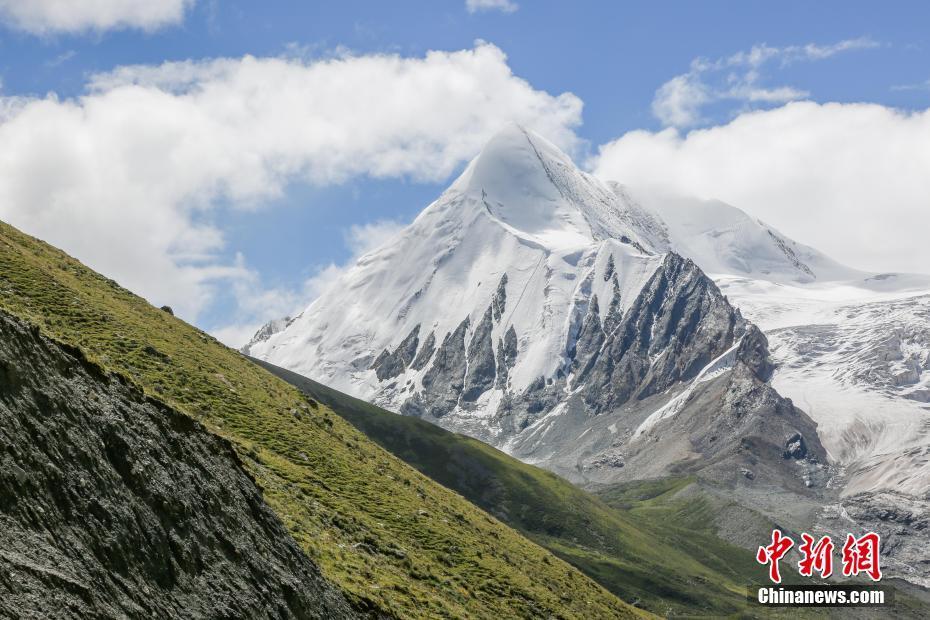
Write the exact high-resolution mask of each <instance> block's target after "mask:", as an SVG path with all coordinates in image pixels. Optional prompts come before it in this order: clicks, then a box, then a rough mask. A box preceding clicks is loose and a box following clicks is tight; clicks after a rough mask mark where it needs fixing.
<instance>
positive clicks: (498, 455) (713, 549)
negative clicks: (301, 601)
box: [255, 360, 930, 618]
mask: <svg viewBox="0 0 930 620" xmlns="http://www.w3.org/2000/svg"><path fill="white" fill-rule="evenodd" d="M255 361H256V362H257V363H258V364H261V365H263V366H264V367H266V368H268V369H270V370H271V371H272V372H274V373H275V374H277V375H278V376H280V377H282V378H284V379H285V380H286V381H288V382H290V383H292V384H293V385H295V386H297V387H299V388H300V389H301V390H303V391H304V392H306V393H307V394H309V395H311V396H312V397H313V398H315V399H317V400H319V401H320V402H323V403H326V404H327V405H329V406H331V407H332V408H333V409H334V410H335V411H338V412H339V415H341V416H342V417H344V418H345V419H346V420H348V421H349V422H351V423H352V424H353V425H354V426H355V427H356V428H358V429H359V430H361V431H362V432H363V433H365V434H366V435H367V436H368V437H370V438H371V439H373V440H374V441H376V442H377V443H378V444H380V445H381V446H383V447H384V448H385V449H387V450H389V451H390V452H392V453H393V454H395V455H397V456H398V457H400V458H402V459H403V460H405V461H406V462H408V463H410V464H411V465H413V466H414V467H416V468H417V469H418V470H420V471H421V472H423V473H425V474H426V475H428V476H430V477H431V478H433V479H434V480H436V481H437V482H440V483H441V484H442V485H443V486H445V487H447V488H450V489H453V490H455V491H458V492H459V493H461V494H462V495H463V496H465V497H466V498H468V499H469V500H470V501H472V502H474V503H475V504H477V505H478V506H480V507H482V508H483V509H485V510H486V511H488V512H490V513H491V514H493V515H495V516H497V517H498V518H500V519H501V520H502V521H504V522H506V523H508V524H510V525H511V526H513V527H514V528H516V529H518V530H520V531H521V532H523V533H524V534H525V535H526V536H527V537H528V538H530V539H532V540H534V541H536V542H537V543H539V544H541V545H542V546H544V547H547V548H548V549H550V550H551V551H552V552H553V553H555V554H556V555H558V556H559V557H562V558H563V559H565V560H567V561H568V562H570V563H572V564H574V565H575V566H577V567H578V568H580V569H581V570H583V571H584V572H585V573H586V574H588V575H589V576H591V577H592V578H594V579H595V580H597V581H598V582H599V583H601V584H602V585H603V586H604V587H606V588H607V589H609V590H611V591H612V592H615V593H616V594H618V595H619V596H620V597H621V598H623V599H624V600H627V601H632V602H635V603H636V604H637V605H638V606H642V607H643V608H645V609H647V610H650V611H652V612H654V613H657V614H659V615H667V616H673V617H714V618H717V617H766V618H768V617H791V618H817V617H824V616H828V617H840V618H874V617H900V618H925V617H927V613H928V611H930V606H928V604H927V601H926V597H927V594H926V592H925V591H917V590H918V589H916V588H915V587H910V586H908V584H904V583H902V582H899V581H896V580H892V581H890V582H888V584H887V585H891V586H894V587H895V588H896V592H895V601H896V603H895V607H894V608H893V609H882V610H880V611H879V612H878V614H877V615H876V611H875V610H870V609H859V610H850V609H833V610H829V609H814V608H808V609H761V608H759V607H758V606H756V605H755V604H750V603H748V602H747V601H746V598H745V597H746V587H747V584H748V583H749V582H755V583H767V579H768V577H767V574H768V573H767V569H766V568H765V567H763V566H761V565H759V564H758V563H757V562H756V561H755V558H754V554H753V553H752V552H750V551H747V550H746V549H744V548H742V547H738V546H736V545H733V544H730V543H728V542H726V541H724V540H722V539H721V538H720V537H719V536H718V535H717V534H716V533H715V526H714V523H715V520H716V519H717V517H718V516H719V515H720V514H721V513H724V512H726V511H728V510H731V509H738V510H739V511H740V512H741V513H743V524H744V526H746V525H748V524H749V523H750V522H751V521H755V523H754V525H753V526H751V529H752V530H753V531H756V530H758V532H759V535H760V537H761V536H763V535H765V534H766V533H767V532H769V531H770V530H771V528H772V527H773V524H772V523H771V521H769V520H768V519H766V518H765V517H764V516H762V515H759V514H755V513H751V511H747V510H746V509H745V508H742V507H737V506H736V505H735V503H734V502H733V500H727V499H724V498H722V497H720V496H718V495H716V494H713V493H709V492H708V491H707V490H706V489H705V488H704V487H703V486H702V484H701V483H699V482H698V481H696V480H695V479H693V478H667V479H661V480H644V481H638V482H633V483H626V484H621V485H615V486H611V487H608V488H605V489H602V490H600V491H598V492H597V493H596V494H592V493H588V492H586V491H584V490H582V489H579V488H577V487H575V486H574V485H572V484H570V483H568V482H567V481H565V480H564V479H562V478H559V477H558V476H556V475H555V474H552V473H551V472H548V471H545V470H542V469H539V468H537V467H532V466H530V465H526V464H525V463H522V462H520V461H518V460H517V459H514V458H512V457H510V456H508V455H506V454H504V453H503V452H500V451H499V450H496V449H494V448H492V447H490V446H488V445H487V444H484V443H482V442H480V441H477V440H475V439H472V438H470V437H466V436H464V435H458V434H455V433H451V432H449V431H446V430H444V429H442V428H439V427H437V426H435V425H433V424H431V423H429V422H425V421H423V420H419V419H416V418H411V417H407V416H400V415H396V414H394V413H391V412H389V411H386V410H384V409H382V408H380V407H377V406H375V405H372V404H370V403H367V402H365V401H362V400H359V399H357V398H353V397H351V396H348V395H346V394H343V393H342V392H339V391H337V390H334V389H332V388H329V387H327V386H324V385H322V384H320V383H318V382H316V381H312V380H310V379H307V378H306V377H303V376H301V375H298V374H296V373H293V372H290V371H288V370H285V369H283V368H278V367H275V366H272V365H270V364H267V363H265V362H261V361H258V360H255ZM788 564H789V563H788V562H785V564H784V566H783V574H784V575H785V583H804V584H808V583H810V581H809V580H806V579H805V578H802V577H800V576H798V575H797V573H796V572H795V571H794V570H792V568H791V567H789V566H788Z"/></svg>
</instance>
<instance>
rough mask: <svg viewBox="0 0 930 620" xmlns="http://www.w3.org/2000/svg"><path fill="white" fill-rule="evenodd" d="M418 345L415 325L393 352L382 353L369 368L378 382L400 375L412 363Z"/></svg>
mask: <svg viewBox="0 0 930 620" xmlns="http://www.w3.org/2000/svg"><path fill="white" fill-rule="evenodd" d="M419 344H420V326H419V325H416V326H414V328H413V329H412V330H410V333H409V334H407V337H406V338H404V339H403V340H402V341H401V343H400V344H399V345H397V348H396V349H394V351H392V352H390V353H388V351H387V350H385V351H382V352H381V354H380V355H379V356H378V357H377V359H375V361H374V363H373V364H372V365H371V367H372V368H373V369H374V370H375V374H376V375H377V377H378V381H387V380H388V379H393V378H394V377H397V376H399V375H402V374H403V373H404V371H405V370H407V367H408V366H409V365H410V364H411V363H413V360H414V358H415V357H416V354H417V347H418V346H419Z"/></svg>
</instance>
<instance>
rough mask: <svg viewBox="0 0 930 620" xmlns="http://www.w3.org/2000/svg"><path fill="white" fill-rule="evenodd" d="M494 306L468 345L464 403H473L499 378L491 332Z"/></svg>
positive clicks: (490, 308)
mask: <svg viewBox="0 0 930 620" xmlns="http://www.w3.org/2000/svg"><path fill="white" fill-rule="evenodd" d="M492 307H493V306H489V307H488V309H487V311H485V313H484V317H482V319H481V322H479V323H478V326H477V327H475V331H474V333H473V334H472V337H471V341H470V342H469V343H468V371H467V373H466V374H465V386H464V389H463V390H462V401H463V402H466V403H473V402H475V401H476V400H478V398H479V397H480V396H481V395H482V394H484V393H485V392H487V391H488V390H489V389H491V387H492V386H493V385H494V379H495V377H496V376H497V364H496V363H495V361H494V344H493V342H494V341H493V336H492V335H491V331H492V330H493V328H494V324H493V310H492Z"/></svg>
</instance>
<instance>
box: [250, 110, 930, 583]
mask: <svg viewBox="0 0 930 620" xmlns="http://www.w3.org/2000/svg"><path fill="white" fill-rule="evenodd" d="M928 292H930V279H927V278H922V277H919V276H902V275H899V274H884V275H876V274H869V273H864V272H860V271H857V270H854V269H851V268H848V267H845V266H843V265H841V264H839V263H837V262H836V261H833V260H831V259H830V258H829V257H827V256H824V255H823V254H821V253H820V252H818V251H817V250H815V249H813V248H810V247H807V246H804V245H801V244H799V243H796V242H794V241H792V240H791V239H789V238H787V237H785V236H784V235H782V234H781V233H780V232H778V231H777V230H775V229H773V228H772V227H770V226H768V225H766V224H764V223H763V222H760V221H758V220H756V219H754V218H752V217H750V216H749V215H747V214H746V213H745V212H743V211H741V210H739V209H737V208H735V207H732V206H729V205H726V204H724V203H721V202H719V201H705V200H697V199H693V198H687V197H680V196H673V195H670V194H667V193H664V192H662V191H661V190H655V189H650V190H646V189H642V188H631V187H626V186H623V185H619V184H615V183H604V182H602V181H600V180H599V179H596V178H594V177H592V176H590V175H588V174H586V173H584V172H582V171H580V170H579V169H578V168H577V167H575V165H574V164H573V163H572V162H571V160H570V159H569V158H568V157H567V156H566V155H565V154H563V153H562V152H561V151H559V150H558V149H557V148H556V147H555V146H553V145H552V144H550V143H548V142H547V141H546V140H545V139H543V138H541V137H539V136H537V135H535V134H533V133H531V132H528V131H526V130H524V129H522V128H520V127H518V126H510V127H507V128H505V129H504V130H503V131H501V132H500V133H499V134H498V135H496V136H495V137H494V138H493V139H492V140H491V141H490V142H489V143H488V144H487V146H486V147H485V148H484V149H483V150H482V152H481V153H480V154H479V156H478V157H476V158H475V159H474V160H473V161H472V162H471V163H470V164H469V166H468V167H467V168H466V170H465V171H464V172H463V173H462V175H461V176H460V177H459V178H458V179H457V180H456V181H455V182H454V183H453V184H452V185H451V186H450V187H449V189H448V190H446V192H444V193H443V194H442V196H440V197H439V199H437V200H436V201H435V202H434V203H432V204H431V205H429V206H428V207H427V208H426V209H425V210H424V211H423V212H422V213H421V214H420V215H419V216H418V217H417V218H416V220H415V221H414V222H413V223H412V224H411V225H410V226H408V227H407V228H406V229H405V230H404V231H403V232H401V233H400V234H399V235H398V236H397V237H396V238H395V239H393V240H391V241H390V242H389V243H387V244H385V245H384V246H382V247H380V248H378V249H376V250H374V251H372V252H370V253H368V254H366V255H365V256H363V257H362V258H360V259H359V260H358V262H357V264H355V265H354V266H353V267H351V268H350V269H349V270H347V272H346V273H345V274H344V275H343V276H342V277H341V278H340V279H339V281H338V282H337V283H336V284H334V285H333V286H332V288H330V289H329V290H328V291H326V292H325V293H324V294H323V295H322V296H321V297H320V298H319V299H317V300H316V301H314V302H313V303H312V304H311V305H310V306H309V307H308V308H307V309H306V310H305V311H304V312H302V313H301V314H300V315H298V316H297V317H295V318H294V319H290V320H287V321H281V322H278V323H275V324H274V325H269V326H266V328H263V329H264V331H263V332H260V333H259V334H257V335H256V338H255V339H253V341H252V342H251V343H250V344H249V345H248V347H247V348H246V352H247V353H249V354H251V355H253V356H255V357H258V358H261V359H264V360H266V361H269V362H272V363H274V364H276V365H279V366H284V367H286V368H289V369H291V370H293V371H296V372H298V373H300V374H303V375H305V376H308V377H310V378H313V379H316V380H318V381H320V382H322V383H325V384H328V385H330V386H332V387H334V388H336V389H339V390H342V391H345V392H348V393H350V394H353V395H355V396H358V397H360V398H364V399H367V400H370V401H373V402H376V403H377V404H379V405H382V406H384V407H386V408H389V409H392V410H395V411H400V412H403V413H405V414H408V415H416V416H420V417H423V418H426V419H429V420H431V421H433V422H435V423H437V424H439V425H441V426H444V427H446V428H449V429H452V430H456V431H459V432H463V433H466V434H469V435H472V436H475V437H477V438H479V439H482V440H484V441H486V442H488V443H491V444H492V445H495V446H498V447H500V448H502V449H504V450H506V451H508V452H510V453H511V454H513V455H515V456H517V457H519V458H521V459H523V460H525V461H528V462H533V463H537V464H540V465H542V466H544V467H547V468H549V469H552V470H554V471H556V472H558V473H560V474H562V475H564V476H566V477H568V478H569V479H572V480H575V481H578V482H583V483H600V482H614V481H618V480H625V479H636V478H645V477H655V476H663V475H668V474H669V473H671V472H675V473H682V472H700V474H701V475H702V476H704V477H705V478H708V479H712V480H714V481H716V482H718V483H722V484H724V485H725V486H727V487H728V488H731V489H736V491H735V492H737V493H738V494H740V497H741V498H742V500H745V502H746V503H748V504H751V505H752V506H753V509H754V510H759V511H761V512H763V513H765V514H767V515H769V516H770V517H773V518H776V519H778V520H779V521H780V522H782V523H790V522H792V520H794V521H795V522H799V523H801V522H809V521H810V519H812V518H813V515H817V514H820V515H821V516H820V517H818V518H821V519H822V521H823V523H824V527H825V528H827V529H829V528H830V527H832V526H833V525H836V527H837V528H840V529H841V524H840V525H837V519H839V521H842V520H843V519H850V518H856V519H858V520H860V521H861V522H862V523H864V524H865V523H868V524H869V525H870V526H872V527H875V528H876V529H879V530H881V531H882V532H883V533H884V534H885V537H886V539H889V537H890V538H891V539H892V540H897V542H896V548H897V549H898V554H899V558H900V561H901V562H902V563H903V564H902V566H903V567H904V568H902V572H903V573H906V574H907V573H908V572H909V571H915V570H916V571H917V574H918V577H915V579H917V580H919V579H920V578H921V577H920V575H923V576H924V577H926V576H927V573H928V570H927V567H926V566H923V568H918V569H914V568H913V565H914V564H915V562H916V563H918V564H919V557H920V551H919V550H920V548H922V547H921V545H922V544H924V543H925V542H926V540H925V537H921V536H916V537H915V536H912V534H913V532H915V531H918V530H920V528H916V529H915V528H914V527H911V526H910V525H908V524H912V523H920V522H921V521H920V519H919V518H917V517H914V515H919V514H920V512H921V511H922V510H925V509H926V508H927V506H928V502H930V495H928V494H930V465H928V463H930V457H928V455H930V422H928V420H930V418H928V417H927V416H928V413H927V394H928V393H930V353H928V352H930V338H928V318H930V317H928V312H930V301H928V300H930V296H925V297H921V293H928ZM759 328H761V331H760V329H759ZM770 348H771V350H772V355H770V353H769V349H770ZM789 399H790V400H789ZM892 493H893V494H899V495H896V496H895V498H894V501H892V500H891V499H889V497H890V496H889V494H892ZM825 505H826V506H827V507H828V508H827V510H826V511H824V506H825ZM891 505H893V506H895V507H896V508H895V509H894V510H885V509H884V508H883V507H887V506H891ZM798 506H802V508H798ZM802 514H803V515H804V518H803V519H802V518H801V515H802ZM831 515H833V516H831ZM836 515H840V516H838V517H837V516H836ZM851 515H852V516H851ZM915 519H916V520H915ZM905 522H906V523H905ZM902 523H905V525H901V524H902ZM831 524H833V525H831ZM928 525H930V524H928ZM920 531H922V530H920ZM927 531H930V528H927ZM895 537H897V539H895ZM915 558H917V559H915ZM912 560H913V561H912ZM911 576H912V577H913V575H911Z"/></svg>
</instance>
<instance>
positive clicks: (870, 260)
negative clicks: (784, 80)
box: [594, 102, 930, 272]
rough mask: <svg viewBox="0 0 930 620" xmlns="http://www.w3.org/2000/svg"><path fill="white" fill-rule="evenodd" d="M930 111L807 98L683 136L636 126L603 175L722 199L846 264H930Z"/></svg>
mask: <svg viewBox="0 0 930 620" xmlns="http://www.w3.org/2000/svg"><path fill="white" fill-rule="evenodd" d="M928 145H930V110H925V111H922V112H918V113H905V112H901V111H898V110H894V109H891V108H887V107H884V106H881V105H875V104H838V103H830V104H822V105H821V104H816V103H811V102H795V103H789V104H787V105H785V106H782V107H780V108H777V109H774V110H768V111H759V112H751V113H746V114H743V115H741V116H739V117H737V118H736V119H735V120H733V121H732V122H730V123H728V124H726V125H721V126H716V127H711V128H709V129H702V130H694V131H691V132H690V133H688V134H686V135H682V134H681V133H679V132H678V131H677V130H675V129H665V130H663V131H659V132H655V133H653V132H648V131H633V132H630V133H627V134H626V135H624V136H622V137H621V138H619V139H618V140H616V141H614V142H611V143H609V144H606V145H604V146H602V147H601V149H600V156H599V157H598V158H597V159H596V160H595V162H594V164H595V165H594V169H595V172H596V174H598V175H599V176H602V177H605V178H609V179H615V180H617V181H620V182H623V183H628V184H631V185H636V184H646V185H662V186H664V187H666V188H668V189H670V190H674V191H678V192H682V193H685V194H692V195H697V196H701V197H704V198H719V199H721V200H724V201H726V202H728V203H730V204H733V205H735V206H737V207H740V208H742V209H744V210H746V211H747V212H749V213H750V214H752V215H754V216H756V217H759V218H760V219H762V220H764V221H766V222H767V223H769V224H771V225H773V226H775V227H776V228H778V229H780V230H781V231H782V232H784V233H785V234H787V235H789V236H791V237H793V238H795V239H796V240H798V241H800V242H803V243H807V244H809V245H813V246H814V247H816V248H818V249H820V250H822V251H824V252H826V253H828V254H830V255H832V256H833V257H834V258H836V259H838V260H840V261H841V262H844V263H847V264H850V265H852V266H855V267H859V268H863V269H869V270H876V271H911V272H926V271H927V270H928V268H927V265H930V243H928V242H927V239H928V236H927V231H928V230H930V174H927V171H928V170H930V146H928Z"/></svg>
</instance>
